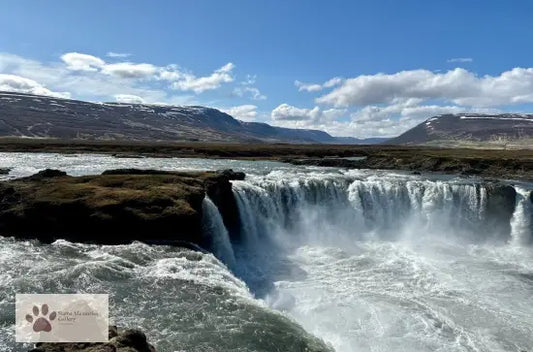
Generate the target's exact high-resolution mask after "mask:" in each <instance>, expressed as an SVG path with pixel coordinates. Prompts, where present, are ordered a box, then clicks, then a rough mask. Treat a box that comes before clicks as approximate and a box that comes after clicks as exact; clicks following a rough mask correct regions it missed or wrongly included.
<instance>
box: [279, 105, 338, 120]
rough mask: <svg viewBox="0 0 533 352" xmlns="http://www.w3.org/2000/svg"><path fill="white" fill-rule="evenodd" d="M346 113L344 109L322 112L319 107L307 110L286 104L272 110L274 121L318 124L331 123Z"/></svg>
mask: <svg viewBox="0 0 533 352" xmlns="http://www.w3.org/2000/svg"><path fill="white" fill-rule="evenodd" d="M345 113H346V110H343V109H328V110H321V109H320V108H319V107H318V106H315V107H314V108H312V109H306V108H298V107H295V106H292V105H289V104H286V103H284V104H281V105H279V106H278V107H276V108H275V109H274V110H272V113H271V117H272V119H273V120H274V121H312V122H314V123H316V122H319V121H320V122H324V121H331V120H333V119H335V118H338V117H341V116H342V115H343V114H345Z"/></svg>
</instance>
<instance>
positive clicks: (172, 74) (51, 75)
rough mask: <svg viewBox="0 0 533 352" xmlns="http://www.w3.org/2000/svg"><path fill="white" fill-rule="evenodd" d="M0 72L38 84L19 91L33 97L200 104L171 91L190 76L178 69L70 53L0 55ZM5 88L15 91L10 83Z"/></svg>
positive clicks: (226, 67) (228, 67)
mask: <svg viewBox="0 0 533 352" xmlns="http://www.w3.org/2000/svg"><path fill="white" fill-rule="evenodd" d="M233 67H234V66H233V64H228V65H224V66H223V67H222V68H221V69H220V70H217V71H216V72H215V73H217V75H222V76H226V75H228V73H227V72H229V71H231V70H232V69H233ZM0 72H2V73H4V74H11V75H15V76H19V77H23V78H26V79H30V80H32V81H34V82H36V85H34V88H33V90H32V89H30V88H28V89H25V90H21V89H19V88H17V89H18V90H19V91H25V92H28V93H32V92H33V93H34V94H41V92H42V93H43V94H47V95H56V96H64V97H66V96H68V95H69V94H72V96H74V97H76V98H77V99H82V100H90V101H110V100H114V99H115V95H122V94H125V95H135V96H138V97H141V98H142V99H143V100H144V101H145V102H146V103H150V104H153V103H161V102H164V103H167V104H174V105H186V104H197V105H198V104H200V103H199V102H198V101H197V100H196V98H195V97H194V95H192V94H183V93H182V94H175V93H173V90H172V89H170V85H171V84H172V83H174V82H176V81H179V80H185V79H186V78H185V77H186V76H187V75H189V76H188V77H190V75H191V74H190V73H184V72H185V71H183V70H182V69H181V68H179V66H177V65H168V66H164V67H160V66H155V65H152V64H137V63H130V62H118V63H113V64H107V63H105V61H104V60H102V59H100V58H97V57H95V56H92V55H86V54H80V53H67V54H64V55H63V56H62V58H61V60H60V61H58V62H51V63H42V62H39V61H37V60H32V59H27V58H23V57H20V56H18V55H13V54H9V53H0ZM224 79H225V80H227V78H224ZM211 83H213V82H211ZM215 83H216V82H215ZM39 86H41V87H42V88H39ZM214 86H216V84H214ZM44 87H46V88H44ZM211 87H213V84H211ZM5 88H6V89H8V88H9V89H11V90H14V87H13V84H11V83H10V85H9V87H5ZM203 88H205V87H203ZM45 89H47V90H45ZM201 90H203V89H200V88H199V89H197V90H196V91H197V92H198V91H201ZM64 92H69V93H64Z"/></svg>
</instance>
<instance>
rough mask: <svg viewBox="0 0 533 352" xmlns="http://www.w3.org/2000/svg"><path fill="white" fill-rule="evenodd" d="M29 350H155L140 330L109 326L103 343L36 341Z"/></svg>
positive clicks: (32, 351)
mask: <svg viewBox="0 0 533 352" xmlns="http://www.w3.org/2000/svg"><path fill="white" fill-rule="evenodd" d="M29 352H157V351H156V349H155V347H154V346H152V345H151V344H150V343H148V341H147V338H146V335H145V334H144V333H143V332H142V331H140V330H132V329H127V330H119V329H117V328H116V327H114V326H112V327H110V328H109V342H105V343H103V342H102V343H51V342H46V343H37V344H36V345H35V348H34V349H32V350H30V351H29Z"/></svg>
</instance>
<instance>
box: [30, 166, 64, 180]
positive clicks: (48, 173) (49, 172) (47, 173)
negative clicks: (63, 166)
mask: <svg viewBox="0 0 533 352" xmlns="http://www.w3.org/2000/svg"><path fill="white" fill-rule="evenodd" d="M63 176H67V173H66V172H65V171H61V170H54V169H45V170H41V171H39V172H38V173H36V174H35V175H31V176H29V177H27V178H26V179H28V180H42V179H46V178H53V177H63Z"/></svg>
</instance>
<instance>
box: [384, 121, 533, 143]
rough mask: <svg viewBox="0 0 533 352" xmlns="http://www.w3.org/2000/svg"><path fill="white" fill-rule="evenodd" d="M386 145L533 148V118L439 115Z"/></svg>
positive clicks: (392, 139)
mask: <svg viewBox="0 0 533 352" xmlns="http://www.w3.org/2000/svg"><path fill="white" fill-rule="evenodd" d="M384 144H407V145H410V144H412V145H431V146H452V147H454V146H455V147H458V146H471V147H476V146H485V147H487V146H494V147H517V148H519V147H527V148H533V114H518V113H502V114H482V113H458V114H442V115H437V116H433V117H430V118H428V119H426V120H425V121H424V122H422V123H420V124H418V125H417V126H415V127H413V128H411V129H410V130H408V131H406V132H404V133H402V134H401V135H399V136H398V137H395V138H391V139H389V140H387V141H386V142H384Z"/></svg>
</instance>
